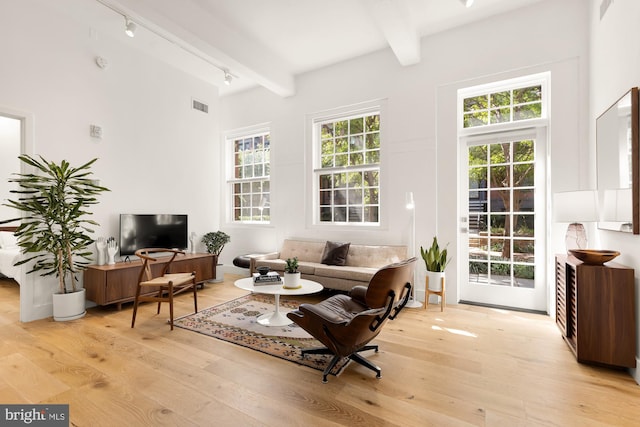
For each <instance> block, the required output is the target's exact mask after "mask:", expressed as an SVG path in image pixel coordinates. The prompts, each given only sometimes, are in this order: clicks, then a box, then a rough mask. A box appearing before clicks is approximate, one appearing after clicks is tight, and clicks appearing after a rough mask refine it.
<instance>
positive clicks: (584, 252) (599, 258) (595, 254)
mask: <svg viewBox="0 0 640 427" xmlns="http://www.w3.org/2000/svg"><path fill="white" fill-rule="evenodd" d="M569 252H570V253H571V255H573V256H574V257H576V258H578V259H579V260H580V261H582V262H584V263H585V264H592V265H602V264H604V263H605V262H608V261H611V260H612V259H614V258H615V257H617V256H618V255H620V252H618V251H608V250H598V249H569Z"/></svg>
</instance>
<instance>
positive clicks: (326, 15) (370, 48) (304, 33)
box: [47, 0, 541, 96]
mask: <svg viewBox="0 0 640 427" xmlns="http://www.w3.org/2000/svg"><path fill="white" fill-rule="evenodd" d="M538 1H541V0H475V2H474V4H473V6H472V7H470V8H465V7H464V5H463V4H462V1H461V0H322V1H319V0H119V1H118V0H56V1H55V2H51V3H53V4H52V5H51V6H52V7H56V8H59V9H60V10H62V11H63V12H64V13H66V14H68V15H71V16H72V17H74V18H75V19H78V20H81V21H82V22H84V23H86V24H88V25H89V26H90V27H91V28H92V31H93V32H94V33H95V34H100V35H101V36H104V35H106V36H108V37H113V38H116V39H119V40H121V41H122V43H127V44H128V45H130V46H131V47H133V48H135V49H140V50H143V51H145V52H146V53H148V54H150V55H153V56H156V57H158V58H159V59H161V60H163V61H165V62H167V63H170V64H172V65H174V66H176V67H178V68H180V69H182V70H184V71H186V72H188V73H190V74H192V75H195V76H197V77H198V78H202V79H204V80H206V81H208V82H210V83H212V84H215V85H216V86H219V88H220V94H221V95H225V94H229V93H234V92H237V91H239V90H243V89H246V88H249V87H253V86H256V85H261V86H264V87H265V88H267V89H269V90H271V91H273V92H275V93H277V94H278V95H281V96H291V95H293V94H294V93H295V76H296V75H298V74H300V73H304V72H307V71H311V70H315V69H318V68H321V67H325V66H327V65H331V64H335V63H337V62H341V61H345V60H348V59H350V58H354V57H358V56H361V55H365V54H367V53H371V52H374V51H377V50H381V49H386V48H391V49H392V51H393V53H394V54H395V56H396V58H397V59H398V62H399V63H400V64H401V65H404V66H409V65H412V64H416V63H419V62H420V61H421V58H420V39H421V38H422V37H425V36H429V35H431V34H435V33H438V32H441V31H445V30H448V29H451V28H455V27H458V26H461V25H466V24H469V23H472V22H475V21H479V20H482V19H486V18H488V17H490V16H493V15H496V14H500V13H504V12H507V11H510V10H513V9H517V8H521V7H525V6H529V5H531V4H534V3H536V2H538ZM47 3H49V2H47ZM118 12H120V13H122V14H126V15H128V16H131V19H132V20H133V21H134V22H136V23H138V30H137V31H136V37H134V38H133V39H131V38H129V37H126V36H125V35H124V18H123V17H122V16H121V15H119V13H118ZM107 59H108V58H107ZM221 69H228V70H229V71H230V73H231V74H232V75H233V76H234V79H233V81H232V83H231V85H229V86H226V85H224V84H223V82H224V74H223V72H222V71H221Z"/></svg>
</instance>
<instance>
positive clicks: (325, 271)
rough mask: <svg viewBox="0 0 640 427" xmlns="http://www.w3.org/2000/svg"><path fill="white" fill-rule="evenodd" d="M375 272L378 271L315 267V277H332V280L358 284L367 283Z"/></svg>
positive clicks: (371, 269)
mask: <svg viewBox="0 0 640 427" xmlns="http://www.w3.org/2000/svg"><path fill="white" fill-rule="evenodd" d="M376 271H378V269H377V268H370V267H350V266H344V267H335V266H328V265H322V264H321V265H318V266H316V268H315V275H316V276H319V277H332V278H334V279H343V280H355V281H358V282H365V283H368V282H369V280H371V278H372V277H373V275H374V274H375V273H376Z"/></svg>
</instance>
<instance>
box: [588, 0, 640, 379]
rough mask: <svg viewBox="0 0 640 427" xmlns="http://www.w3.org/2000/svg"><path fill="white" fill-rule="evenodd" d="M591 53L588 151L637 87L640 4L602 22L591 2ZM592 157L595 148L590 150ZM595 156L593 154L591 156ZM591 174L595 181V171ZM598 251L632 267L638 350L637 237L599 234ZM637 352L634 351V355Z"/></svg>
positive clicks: (632, 1)
mask: <svg viewBox="0 0 640 427" xmlns="http://www.w3.org/2000/svg"><path fill="white" fill-rule="evenodd" d="M589 3H590V12H591V21H590V22H591V28H590V31H591V51H590V58H591V62H590V70H591V80H590V83H589V94H590V107H591V110H590V120H589V124H590V138H589V142H590V145H591V147H595V123H596V118H597V117H598V116H599V115H600V114H602V113H603V112H604V111H605V110H606V109H607V108H608V107H609V106H611V105H612V104H613V103H614V102H615V101H616V100H617V99H618V98H620V97H621V96H622V95H623V94H624V93H626V92H627V91H628V90H629V89H630V88H631V87H637V86H640V49H639V47H638V40H640V26H638V17H640V2H638V1H636V0H618V1H615V2H612V4H611V6H610V7H609V9H608V10H607V12H606V14H605V15H604V17H603V19H602V20H600V4H601V1H600V0H591V1H590V2H589ZM592 152H593V153H595V148H592ZM594 155H595V154H594ZM591 174H592V176H593V179H594V181H595V169H592V171H591ZM598 237H599V240H600V247H602V248H606V249H615V250H617V251H620V253H621V255H620V256H619V257H618V258H617V259H616V261H617V262H619V263H621V264H624V265H627V266H629V267H633V268H634V269H635V277H636V301H635V303H636V331H637V333H638V336H637V337H636V346H640V323H639V322H638V317H639V316H638V307H640V289H639V285H638V280H639V278H640V270H639V269H640V257H639V256H638V245H639V243H640V236H637V235H636V236H634V235H630V234H626V233H618V232H613V231H603V230H599V231H598ZM638 354H640V349H639V348H638V347H637V348H636V355H638ZM636 364H637V365H638V366H640V358H638V357H637V356H636ZM632 374H633V375H634V378H635V379H636V382H638V383H640V371H639V370H638V369H637V368H636V369H635V370H633V371H632Z"/></svg>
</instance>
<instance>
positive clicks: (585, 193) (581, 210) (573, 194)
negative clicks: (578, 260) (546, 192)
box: [553, 190, 598, 252]
mask: <svg viewBox="0 0 640 427" xmlns="http://www.w3.org/2000/svg"><path fill="white" fill-rule="evenodd" d="M597 201H598V199H597V192H596V191H595V190H582V191H565V192H561V193H555V194H554V195H553V219H554V221H555V222H568V223H569V226H568V227H567V233H566V235H565V245H566V247H567V252H568V251H569V249H586V248H587V242H588V240H587V232H586V230H585V229H584V225H582V223H583V222H596V221H598V202H597Z"/></svg>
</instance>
